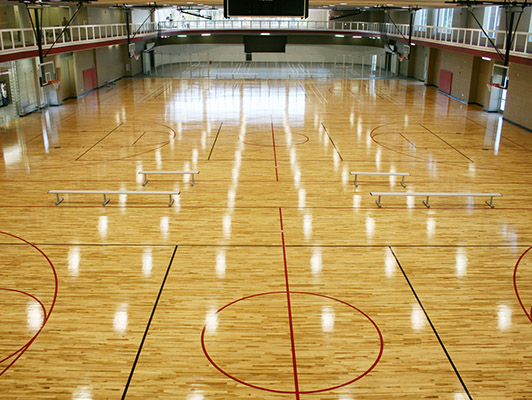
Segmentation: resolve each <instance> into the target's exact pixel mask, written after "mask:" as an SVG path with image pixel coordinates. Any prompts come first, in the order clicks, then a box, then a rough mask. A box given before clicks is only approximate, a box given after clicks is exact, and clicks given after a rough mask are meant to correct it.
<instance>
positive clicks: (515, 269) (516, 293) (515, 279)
mask: <svg viewBox="0 0 532 400" xmlns="http://www.w3.org/2000/svg"><path fill="white" fill-rule="evenodd" d="M530 249H532V246H531V247H529V248H528V249H526V250H525V252H524V253H523V254H521V257H519V260H517V263H516V264H515V268H514V278H513V280H514V291H515V295H516V296H517V301H518V302H519V305H520V306H521V308H522V309H523V311H524V312H525V315H526V316H527V318H528V319H529V320H530V322H532V308H531V309H530V314H529V313H528V311H527V309H526V307H525V305H524V304H523V301H522V300H521V296H519V290H518V289H517V267H518V266H519V263H520V262H521V260H522V259H523V257H524V256H525V254H526V253H528V252H529V250H530Z"/></svg>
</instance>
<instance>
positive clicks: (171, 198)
mask: <svg viewBox="0 0 532 400" xmlns="http://www.w3.org/2000/svg"><path fill="white" fill-rule="evenodd" d="M172 204H174V198H173V197H172V195H170V203H169V204H168V207H172Z"/></svg>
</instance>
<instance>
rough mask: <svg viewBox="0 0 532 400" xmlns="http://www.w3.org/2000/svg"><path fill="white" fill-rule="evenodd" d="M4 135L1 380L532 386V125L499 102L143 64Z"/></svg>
mask: <svg viewBox="0 0 532 400" xmlns="http://www.w3.org/2000/svg"><path fill="white" fill-rule="evenodd" d="M0 146H1V148H2V152H1V154H2V156H1V160H0V161H1V162H0V164H1V167H0V187H1V193H2V196H1V199H0V205H1V206H0V218H1V219H0V221H1V228H0V231H2V234H1V240H0V257H1V258H0V266H1V268H0V280H1V284H0V288H1V290H0V304H1V310H2V323H1V324H0V361H1V362H0V387H1V390H0V398H1V399H72V400H89V399H120V398H127V399H186V400H210V399H218V400H229V399H231V400H236V399H268V400H269V399H276V400H277V399H279V400H282V399H302V400H364V399H386V400H388V399H409V400H410V399H412V400H415V399H446V400H463V399H490V400H501V399H516V400H517V399H532V385H531V383H530V382H532V317H531V315H530V314H531V312H532V311H531V307H532V251H530V252H528V253H527V250H528V249H529V248H530V246H531V245H532V227H531V221H532V204H531V203H530V200H531V197H532V187H531V185H530V181H531V179H532V169H531V166H532V162H531V156H532V154H531V153H532V135H531V133H530V132H528V131H525V130H523V129H521V128H518V127H517V126H515V125H512V124H510V123H508V122H503V121H502V120H501V119H499V117H498V115H493V114H488V113H485V112H483V111H482V110H481V108H480V107H478V106H474V105H472V106H467V105H464V104H461V103H459V102H458V101H456V100H453V99H449V98H448V97H446V96H445V95H443V94H441V93H438V92H437V90H436V89H435V88H431V87H425V86H424V85H423V84H422V83H419V82H416V81H412V80H311V79H308V80H256V81H251V80H250V81H243V80H177V79H174V80H172V79H162V78H161V79H156V78H142V79H122V80H120V81H119V82H117V83H116V84H115V85H114V86H112V87H109V88H103V89H100V90H97V91H95V92H92V93H90V94H88V95H87V96H85V97H84V98H82V99H79V100H69V101H67V102H65V104H64V105H63V106H61V107H56V108H49V109H47V110H44V111H43V112H42V113H35V114H32V115H30V116H27V117H24V118H20V119H17V120H15V121H12V122H10V123H8V124H6V125H3V126H2V127H1V128H0ZM141 170H199V171H200V174H199V175H197V177H196V182H195V185H194V186H192V185H191V178H190V175H178V176H171V175H154V176H152V177H150V181H149V183H148V185H147V186H146V187H143V186H142V181H143V177H142V176H141V175H139V174H138V173H137V172H138V171H141ZM349 171H381V172H389V171H395V172H410V173H411V176H409V177H407V178H406V179H405V183H406V189H403V187H402V186H401V185H400V184H399V183H400V179H401V178H397V177H385V176H359V177H358V184H359V186H358V188H356V187H355V186H354V184H353V180H354V179H353V176H350V175H349ZM50 189H63V190H64V189H110V190H125V189H128V190H181V195H180V196H177V198H176V201H175V203H174V204H173V205H172V206H171V207H169V206H168V197H167V196H152V195H145V196H132V195H130V196H126V195H120V196H117V195H114V196H111V202H110V203H109V204H108V205H107V206H105V207H104V206H102V202H103V196H101V195H80V194H78V195H75V194H71V195H65V196H64V197H65V200H64V201H63V202H62V203H61V204H60V205H58V206H56V205H55V201H56V198H55V196H54V195H52V194H48V193H47V191H48V190H50ZM371 191H393V192H401V193H403V192H407V191H410V192H423V191H425V192H427V191H428V192H467V193H469V192H500V193H502V195H503V197H497V198H495V199H494V205H495V208H493V209H492V208H490V207H489V206H488V205H486V204H485V203H484V201H485V200H488V199H486V198H482V197H431V198H430V205H431V208H430V209H429V208H426V207H425V205H424V204H423V203H422V200H423V198H422V197H386V198H383V199H382V208H379V207H378V206H377V205H376V204H375V200H376V199H375V197H371V196H370V194H369V193H370V192H371Z"/></svg>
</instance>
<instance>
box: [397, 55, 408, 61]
mask: <svg viewBox="0 0 532 400" xmlns="http://www.w3.org/2000/svg"><path fill="white" fill-rule="evenodd" d="M397 57H399V62H402V61H403V60H408V56H402V55H400V54H398V55H397Z"/></svg>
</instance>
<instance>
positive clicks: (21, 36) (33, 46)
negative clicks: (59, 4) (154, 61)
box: [0, 23, 157, 54]
mask: <svg viewBox="0 0 532 400" xmlns="http://www.w3.org/2000/svg"><path fill="white" fill-rule="evenodd" d="M130 27H131V34H133V33H135V32H137V34H138V35H139V36H145V35H147V34H155V33H156V32H157V24H156V23H147V24H144V25H142V24H131V25H130ZM62 30H63V27H62V26H53V27H44V28H42V46H43V48H44V49H47V48H49V47H51V45H52V44H53V43H54V42H55V41H56V40H57V43H56V46H57V47H62V46H71V45H76V44H82V43H90V42H101V41H107V40H115V39H125V38H127V26H126V24H106V25H74V26H70V27H68V28H67V29H66V30H65V33H64V34H63V35H62V36H61V37H60V35H61V31H62ZM58 39H59V40H58ZM27 50H37V39H36V37H35V35H34V33H33V30H32V29H31V28H16V29H0V53H4V54H7V53H15V52H19V51H27Z"/></svg>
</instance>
